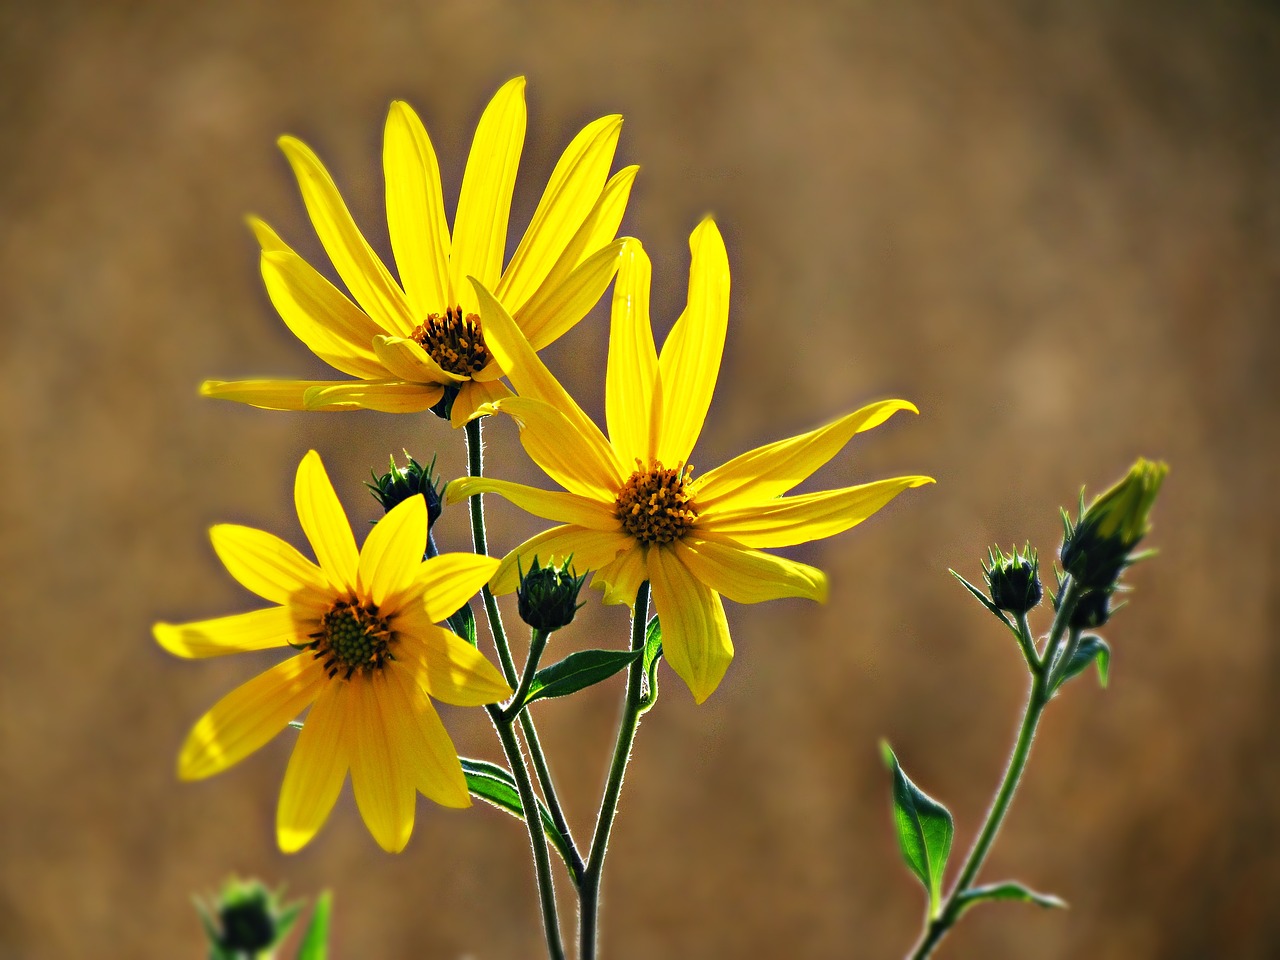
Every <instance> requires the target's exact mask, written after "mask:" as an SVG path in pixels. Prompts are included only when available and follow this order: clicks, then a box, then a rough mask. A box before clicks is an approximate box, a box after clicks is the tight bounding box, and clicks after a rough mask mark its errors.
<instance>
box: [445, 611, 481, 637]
mask: <svg viewBox="0 0 1280 960" xmlns="http://www.w3.org/2000/svg"><path fill="white" fill-rule="evenodd" d="M445 622H446V623H448V624H449V629H450V630H452V631H453V632H454V633H456V634H457V635H458V636H460V637H461V638H462V639H463V640H465V641H467V643H469V644H471V645H472V646H473V647H479V646H480V643H479V641H478V640H476V615H475V614H474V613H472V612H471V604H469V603H466V604H463V605H462V607H461V608H459V609H458V610H456V611H455V612H454V613H453V614H452V615H451V616H450V617H449V618H448V619H447V620H446V621H445Z"/></svg>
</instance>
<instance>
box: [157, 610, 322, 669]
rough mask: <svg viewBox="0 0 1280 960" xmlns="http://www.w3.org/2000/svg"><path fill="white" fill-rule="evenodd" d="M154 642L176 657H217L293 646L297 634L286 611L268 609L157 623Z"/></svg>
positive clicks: (294, 624)
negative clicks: (287, 645) (183, 621)
mask: <svg viewBox="0 0 1280 960" xmlns="http://www.w3.org/2000/svg"><path fill="white" fill-rule="evenodd" d="M151 630H152V633H154V634H155V638H156V642H157V643H159V644H160V646H162V647H164V648H165V649H166V650H168V651H169V652H170V653H172V654H174V655H175V656H179V657H189V658H200V657H220V656H222V655H223V654H227V653H246V652H248V651H250V650H269V649H271V648H272V647H283V646H285V644H289V643H297V642H298V641H299V635H300V631H299V630H298V626H297V624H296V622H295V621H294V615H293V611H291V610H290V609H289V608H288V607H268V608H267V609H266V610H254V611H252V612H250V613H237V614H235V615H234V616H230V617H217V618H216V619H213V620H199V621H196V622H195V623H157V624H156V625H155V626H154V627H152V628H151Z"/></svg>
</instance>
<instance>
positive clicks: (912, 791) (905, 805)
mask: <svg viewBox="0 0 1280 960" xmlns="http://www.w3.org/2000/svg"><path fill="white" fill-rule="evenodd" d="M880 751H881V754H882V755H883V757H884V763H885V766H886V767H888V768H889V769H890V770H891V771H892V772H893V824H894V827H895V828H896V829H897V831H898V848H899V849H900V850H901V851H902V859H903V860H905V861H906V864H907V866H908V867H910V868H911V872H912V873H914V874H915V875H916V876H917V877H918V878H919V879H920V882H921V883H922V884H924V888H925V890H926V891H927V892H928V894H929V916H931V917H936V916H937V915H938V904H939V902H940V901H941V899H942V875H943V873H945V872H946V869H947V857H949V856H950V855H951V838H952V836H953V835H954V833H955V825H954V823H953V821H952V819H951V813H950V812H949V811H948V810H947V808H946V807H944V806H943V805H942V804H940V803H938V801H937V800H934V799H933V798H932V797H930V796H929V795H928V794H927V793H925V792H924V791H923V790H921V789H920V788H919V787H917V786H916V785H915V784H914V783H912V782H911V781H910V780H909V779H907V775H906V774H905V773H904V772H903V771H902V766H901V765H900V764H899V763H898V758H897V757H896V756H895V755H894V752H893V750H892V749H891V748H890V747H889V744H888V743H887V742H885V741H883V740H882V741H881V742H880Z"/></svg>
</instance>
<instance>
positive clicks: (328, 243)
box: [277, 137, 414, 336]
mask: <svg viewBox="0 0 1280 960" xmlns="http://www.w3.org/2000/svg"><path fill="white" fill-rule="evenodd" d="M277 142H278V143H279V144H280V149H281V150H283V151H284V155H285V157H286V158H287V159H288V161H289V166H291V167H292V168H293V173H294V176H296V177H297V179H298V187H299V189H300V190H301V191H302V200H303V202H304V203H305V204H306V205H307V213H308V214H309V215H310V217H311V223H312V225H313V226H314V227H315V228H316V235H317V236H318V237H319V238H320V243H321V244H323V245H324V249H325V252H326V253H328V254H329V259H330V260H332V261H333V265H334V267H335V268H336V269H337V271H338V276H340V277H342V282H343V283H345V284H346V285H347V289H348V290H350V291H351V293H352V295H353V296H354V297H355V298H356V302H358V303H359V304H360V306H362V307H364V309H365V311H366V312H367V313H368V314H369V316H371V317H373V318H374V319H375V320H377V321H378V323H379V324H381V325H382V326H383V328H384V329H386V330H388V331H390V332H392V333H399V334H401V335H404V336H407V335H408V334H409V332H410V331H411V330H413V327H414V319H413V311H411V310H410V309H409V302H408V301H407V300H406V299H405V296H404V291H403V290H401V289H400V287H399V285H398V284H397V283H396V281H395V279H394V278H393V277H392V276H391V274H390V272H389V271H388V270H387V268H386V267H385V266H384V265H383V263H382V261H381V260H380V259H378V255H377V254H376V253H374V252H373V248H372V247H370V246H369V243H368V241H366V240H365V238H364V235H363V234H361V233H360V229H359V228H358V227H357V226H356V224H355V221H354V220H352V219H351V214H350V213H349V212H348V211H347V205H346V204H345V203H343V201H342V197H341V196H340V195H339V194H338V188H337V187H336V186H334V183H333V178H331V177H330V176H329V172H328V171H327V170H325V168H324V165H323V164H321V163H320V159H319V158H318V157H317V156H316V155H315V153H313V152H312V150H311V148H310V147H308V146H307V145H306V144H305V143H303V142H302V141H301V140H298V139H297V138H296V137H281V138H280V139H279V141H277Z"/></svg>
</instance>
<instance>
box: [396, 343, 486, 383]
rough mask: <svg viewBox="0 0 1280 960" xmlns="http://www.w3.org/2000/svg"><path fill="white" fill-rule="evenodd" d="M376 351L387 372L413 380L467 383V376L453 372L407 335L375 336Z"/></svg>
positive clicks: (419, 381) (403, 378)
mask: <svg viewBox="0 0 1280 960" xmlns="http://www.w3.org/2000/svg"><path fill="white" fill-rule="evenodd" d="M373 352H374V353H375V354H377V356H378V360H379V361H381V363H382V365H383V366H384V367H386V368H387V371H388V372H390V373H391V374H393V375H394V376H397V377H399V378H400V379H402V380H408V381H410V382H411V383H438V384H441V385H444V386H448V385H449V384H454V383H463V382H465V381H466V379H467V378H466V377H464V376H463V375H462V374H458V373H450V372H449V371H448V370H446V369H445V368H444V367H442V366H440V364H438V363H436V361H435V360H434V359H433V358H432V356H431V354H429V353H427V351H426V350H424V349H423V348H422V344H420V343H418V341H416V340H410V339H408V338H407V337H374V338H373Z"/></svg>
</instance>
